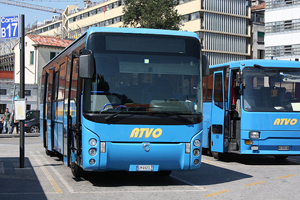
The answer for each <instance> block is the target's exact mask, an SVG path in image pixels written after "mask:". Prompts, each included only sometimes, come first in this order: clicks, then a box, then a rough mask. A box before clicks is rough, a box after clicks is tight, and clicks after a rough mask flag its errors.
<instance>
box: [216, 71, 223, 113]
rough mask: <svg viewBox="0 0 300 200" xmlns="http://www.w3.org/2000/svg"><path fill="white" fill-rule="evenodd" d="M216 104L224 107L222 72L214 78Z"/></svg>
mask: <svg viewBox="0 0 300 200" xmlns="http://www.w3.org/2000/svg"><path fill="white" fill-rule="evenodd" d="M214 104H215V105H216V106H218V107H220V108H222V109H223V107H224V106H223V83H222V73H216V74H215V80H214Z"/></svg>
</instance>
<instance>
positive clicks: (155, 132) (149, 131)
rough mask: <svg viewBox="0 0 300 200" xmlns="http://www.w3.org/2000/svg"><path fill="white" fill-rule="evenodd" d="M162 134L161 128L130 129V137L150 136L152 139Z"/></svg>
mask: <svg viewBox="0 0 300 200" xmlns="http://www.w3.org/2000/svg"><path fill="white" fill-rule="evenodd" d="M161 134H162V130H161V128H157V129H154V128H135V129H133V130H132V131H131V134H130V138H142V137H143V136H144V138H148V137H150V136H151V137H152V138H154V139H156V138H158V137H160V136H161Z"/></svg>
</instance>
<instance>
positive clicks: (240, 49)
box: [29, 0, 251, 64]
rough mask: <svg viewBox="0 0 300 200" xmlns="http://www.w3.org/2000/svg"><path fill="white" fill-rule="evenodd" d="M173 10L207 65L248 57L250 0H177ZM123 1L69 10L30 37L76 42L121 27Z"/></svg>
mask: <svg viewBox="0 0 300 200" xmlns="http://www.w3.org/2000/svg"><path fill="white" fill-rule="evenodd" d="M176 2H177V3H178V5H177V6H176V9H177V10H178V13H179V14H180V15H183V16H184V17H185V20H184V21H183V25H184V26H183V27H182V28H181V29H182V31H191V32H196V33H197V34H198V35H199V37H200V38H201V41H202V43H203V52H204V54H205V55H207V56H208V58H209V61H210V64H218V63H224V62H228V61H232V60H243V59H246V58H250V55H251V26H250V24H249V21H250V19H251V10H250V7H251V1H250V0H177V1H176ZM123 6H124V1H123V0H106V1H100V2H97V3H93V4H90V5H89V6H86V7H85V8H83V9H80V8H76V7H75V6H68V7H67V8H66V10H65V12H64V13H63V15H62V19H58V20H57V21H56V20H54V21H53V22H52V23H49V24H45V25H44V26H40V27H38V28H36V29H34V30H31V31H30V32H29V33H30V34H38V35H48V36H60V37H62V38H77V37H78V36H79V35H81V34H82V33H84V31H86V30H87V29H89V28H90V27H106V26H107V27H120V26H122V25H123V22H122V21H123Z"/></svg>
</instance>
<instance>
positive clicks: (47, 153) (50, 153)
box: [45, 149, 54, 156]
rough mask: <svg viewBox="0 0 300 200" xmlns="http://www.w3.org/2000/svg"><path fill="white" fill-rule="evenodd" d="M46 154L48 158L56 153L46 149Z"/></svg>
mask: <svg viewBox="0 0 300 200" xmlns="http://www.w3.org/2000/svg"><path fill="white" fill-rule="evenodd" d="M45 153H46V155H47V156H53V155H54V152H53V151H50V150H48V149H45Z"/></svg>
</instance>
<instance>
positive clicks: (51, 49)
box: [13, 35, 72, 109]
mask: <svg viewBox="0 0 300 200" xmlns="http://www.w3.org/2000/svg"><path fill="white" fill-rule="evenodd" d="M71 43H72V40H65V39H58V38H54V37H49V36H38V35H26V36H25V98H26V99H27V104H28V107H29V105H30V108H31V109H39V97H40V94H39V91H40V90H39V88H40V77H41V75H42V69H43V66H44V65H45V64H46V63H47V62H49V61H50V60H51V59H52V58H54V57H55V56H56V55H57V54H58V53H59V52H60V51H62V50H63V49H64V48H65V47H67V46H68V45H69V44H71ZM13 50H14V52H15V64H14V66H15V67H14V83H15V84H16V85H18V84H19V83H20V50H19V43H18V44H17V45H16V46H15V47H14V48H13Z"/></svg>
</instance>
